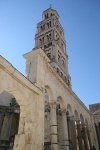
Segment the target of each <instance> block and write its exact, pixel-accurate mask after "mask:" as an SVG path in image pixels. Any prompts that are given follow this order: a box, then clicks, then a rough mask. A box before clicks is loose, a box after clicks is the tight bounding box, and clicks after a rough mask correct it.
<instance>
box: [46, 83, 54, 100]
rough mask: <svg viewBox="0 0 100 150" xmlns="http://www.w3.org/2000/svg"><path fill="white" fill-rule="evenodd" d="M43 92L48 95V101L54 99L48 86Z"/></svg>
mask: <svg viewBox="0 0 100 150" xmlns="http://www.w3.org/2000/svg"><path fill="white" fill-rule="evenodd" d="M45 90H46V91H47V94H48V100H49V101H53V100H54V97H53V92H52V90H51V88H50V87H49V86H48V85H45Z"/></svg>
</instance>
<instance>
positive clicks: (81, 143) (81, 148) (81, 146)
mask: <svg viewBox="0 0 100 150" xmlns="http://www.w3.org/2000/svg"><path fill="white" fill-rule="evenodd" d="M81 130H82V125H81V123H80V120H78V121H77V132H78V143H79V150H84V146H83V142H82V133H81Z"/></svg>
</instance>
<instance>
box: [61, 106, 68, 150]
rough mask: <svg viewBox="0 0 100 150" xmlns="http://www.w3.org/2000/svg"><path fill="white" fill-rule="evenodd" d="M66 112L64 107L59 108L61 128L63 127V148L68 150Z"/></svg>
mask: <svg viewBox="0 0 100 150" xmlns="http://www.w3.org/2000/svg"><path fill="white" fill-rule="evenodd" d="M66 112H67V111H66V108H62V109H61V113H62V129H63V150H69V140H68V125H67V118H66Z"/></svg>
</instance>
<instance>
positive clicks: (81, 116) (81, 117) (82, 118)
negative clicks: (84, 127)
mask: <svg viewBox="0 0 100 150" xmlns="http://www.w3.org/2000/svg"><path fill="white" fill-rule="evenodd" d="M80 119H81V120H82V121H83V122H84V117H83V115H82V114H80Z"/></svg>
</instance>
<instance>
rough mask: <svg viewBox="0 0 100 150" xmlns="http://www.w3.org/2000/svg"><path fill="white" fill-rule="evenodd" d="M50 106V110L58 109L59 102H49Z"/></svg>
mask: <svg viewBox="0 0 100 150" xmlns="http://www.w3.org/2000/svg"><path fill="white" fill-rule="evenodd" d="M49 106H50V108H52V109H56V107H57V102H56V101H50V102H49Z"/></svg>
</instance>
